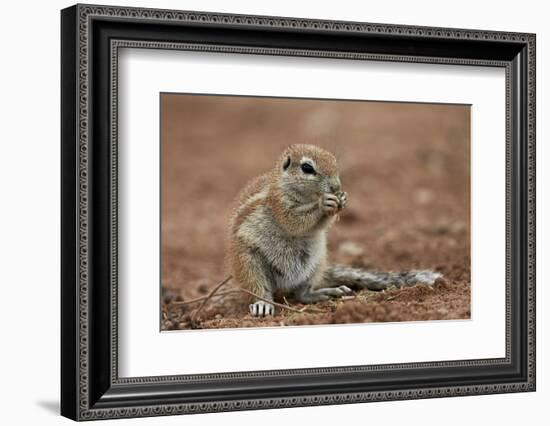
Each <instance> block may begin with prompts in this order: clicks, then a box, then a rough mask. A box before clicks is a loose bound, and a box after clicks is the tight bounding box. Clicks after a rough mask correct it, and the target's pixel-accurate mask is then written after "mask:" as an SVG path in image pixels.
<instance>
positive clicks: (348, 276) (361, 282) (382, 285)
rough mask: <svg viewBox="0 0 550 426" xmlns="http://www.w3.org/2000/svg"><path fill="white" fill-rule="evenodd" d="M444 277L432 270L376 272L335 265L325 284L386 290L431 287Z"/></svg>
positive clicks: (327, 272)
mask: <svg viewBox="0 0 550 426" xmlns="http://www.w3.org/2000/svg"><path fill="white" fill-rule="evenodd" d="M441 276H442V275H441V274H440V273H439V272H435V271H430V270H411V271H404V272H375V271H366V270H364V269H359V268H353V267H351V266H339V265H334V266H331V267H329V268H328V269H327V271H326V274H325V282H326V284H327V285H328V286H330V287H336V286H341V285H345V286H347V287H350V288H353V289H368V290H384V289H386V288H388V287H390V286H396V287H408V286H413V285H415V284H428V285H431V284H433V283H434V282H435V280H436V279H438V278H439V277H441Z"/></svg>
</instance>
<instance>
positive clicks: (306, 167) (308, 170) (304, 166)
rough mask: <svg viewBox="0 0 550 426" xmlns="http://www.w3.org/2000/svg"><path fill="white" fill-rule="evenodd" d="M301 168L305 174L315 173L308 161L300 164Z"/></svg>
mask: <svg viewBox="0 0 550 426" xmlns="http://www.w3.org/2000/svg"><path fill="white" fill-rule="evenodd" d="M301 169H302V172H304V173H305V174H306V175H314V174H315V169H314V168H313V166H312V165H311V164H309V163H304V164H302V167H301Z"/></svg>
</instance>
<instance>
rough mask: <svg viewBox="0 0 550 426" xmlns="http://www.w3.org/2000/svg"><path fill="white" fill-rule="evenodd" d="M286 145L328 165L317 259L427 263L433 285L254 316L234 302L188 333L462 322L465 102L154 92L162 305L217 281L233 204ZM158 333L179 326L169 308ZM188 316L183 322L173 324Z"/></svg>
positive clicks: (394, 266) (182, 312) (466, 235)
mask: <svg viewBox="0 0 550 426" xmlns="http://www.w3.org/2000/svg"><path fill="white" fill-rule="evenodd" d="M292 143H310V144H316V145H319V146H322V147H324V148H326V149H328V150H329V151H331V152H333V153H334V154H335V155H336V157H337V158H338V161H339V164H340V169H341V180H342V183H343V188H344V190H345V191H347V192H348V205H347V208H346V210H345V211H344V212H343V214H342V215H341V219H340V221H339V222H338V223H337V224H336V225H335V226H334V227H332V229H331V231H330V232H329V258H330V261H331V262H334V263H343V264H350V265H355V266H359V267H363V268H368V269H376V270H404V269H414V268H433V269H436V270H438V271H440V272H442V273H443V274H444V277H445V279H444V280H441V281H438V283H437V284H436V285H435V286H434V287H433V288H427V287H420V286H419V287H414V288H408V289H402V290H397V289H395V290H389V291H386V292H384V293H383V294H382V293H374V292H365V294H363V293H362V294H361V295H360V296H361V297H356V298H354V299H352V300H337V301H331V302H327V303H324V304H320V305H319V312H317V313H309V314H299V315H296V314H289V313H287V312H281V311H280V310H278V315H276V316H275V317H273V318H267V319H256V318H252V317H250V316H249V315H248V314H247V309H246V306H242V304H239V303H238V300H234V299H235V298H232V299H223V298H222V299H219V300H217V301H216V302H215V303H214V302H213V303H209V304H208V306H207V307H205V308H204V309H203V310H202V311H201V315H200V325H199V326H200V327H201V328H218V327H249V326H252V327H257V326H263V325H267V326H273V325H297V324H321V323H323V324H324V323H346V322H370V321H411V320H438V319H460V318H469V317H470V107H469V106H466V105H434V104H415V103H391V102H366V101H331V100H304V99H287V98H284V99H283V98H281V99H279V98H259V97H234V96H208V95H184V94H162V95H161V147H162V155H161V158H162V183H161V185H162V286H163V288H164V290H165V292H164V294H165V302H167V301H170V300H174V299H176V298H177V299H178V300H179V301H182V300H183V301H185V300H190V299H193V298H197V297H200V296H204V295H205V294H207V293H208V292H209V291H210V290H211V289H212V288H213V287H214V286H215V285H216V284H217V283H218V282H219V281H221V280H222V279H223V278H224V277H225V276H226V275H227V273H226V271H225V270H224V264H223V260H224V239H225V232H226V231H225V230H226V223H227V221H228V217H229V214H230V211H231V208H232V206H233V199H234V197H235V196H236V195H237V193H238V192H239V190H240V189H241V188H243V186H244V185H245V184H246V182H247V181H249V180H250V179H252V178H253V177H255V176H257V175H259V174H262V173H265V172H266V171H268V170H270V169H271V168H272V167H273V166H274V162H275V161H276V159H277V158H278V157H279V155H280V153H281V151H282V150H283V149H284V148H285V147H286V146H287V145H289V144H292ZM162 306H163V314H162V320H161V326H162V328H163V329H178V328H187V327H188V321H186V315H189V311H186V309H185V305H183V309H179V310H177V311H176V312H175V314H174V312H172V311H170V312H169V313H167V311H166V309H165V308H166V306H165V305H164V304H163V305H162ZM187 319H188V318H187Z"/></svg>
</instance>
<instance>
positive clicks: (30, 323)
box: [0, 0, 550, 426]
mask: <svg viewBox="0 0 550 426" xmlns="http://www.w3.org/2000/svg"><path fill="white" fill-rule="evenodd" d="M103 3H104V4H125V5H132V6H143V7H162V8H173V9H190V10H205V11H218V12H233V13H246V14H265V15H280V16H297V17H307V18H326V19H339V20H356V21H369V22H381V23H399V24H412V25H430V26H443V27H462V28H477V29H494V30H505V31H525V32H535V33H537V55H538V58H537V67H538V70H537V78H538V82H537V87H538V89H537V97H538V100H537V104H538V105H537V107H538V125H537V132H538V138H537V139H538V155H537V163H538V181H537V187H538V191H537V192H538V219H539V220H538V232H537V236H538V237H537V243H538V294H537V299H538V309H537V314H538V333H537V334H538V374H537V378H538V391H537V392H536V393H531V394H510V395H493V396H481V397H464V398H453V399H436V400H421V401H404V402H386V403H374V404H361V405H347V406H328V407H316V408H294V409H285V410H271V411H256V412H240V413H226V414H208V415H201V416H191V417H190V416H187V417H185V418H181V417H170V418H156V419H136V420H121V421H119V422H121V423H120V424H122V422H124V423H126V422H129V421H131V422H132V424H136V425H137V424H145V423H146V422H147V424H181V423H182V422H186V424H190V425H214V424H241V425H248V424H250V425H252V424H253V425H258V424H264V425H269V424H285V423H288V424H295V423H296V424H298V423H306V422H308V421H311V420H313V419H315V421H316V422H317V423H318V424H327V425H328V424H335V423H340V424H341V423H342V422H343V421H345V420H347V419H350V421H358V422H362V423H363V422H368V423H370V424H377V423H384V424H398V423H399V422H406V423H407V424H409V425H411V424H412V425H415V424H422V425H442V424H443V425H445V426H450V425H455V424H456V425H461V426H463V425H465V424H466V425H467V424H470V423H472V424H474V423H478V422H480V421H490V422H491V423H492V424H498V425H517V424H524V423H525V422H526V421H529V420H535V419H537V418H540V419H541V420H539V421H535V422H534V424H543V420H542V419H543V418H544V417H548V409H547V405H548V401H550V368H548V366H547V365H548V362H549V361H548V358H549V351H548V342H549V341H550V337H548V336H549V330H550V324H549V321H550V316H549V315H548V313H546V312H545V308H546V306H547V305H548V304H549V303H550V302H549V300H548V296H549V291H548V289H547V288H546V286H545V285H546V284H547V282H548V279H549V274H550V268H549V262H548V260H547V259H548V257H549V256H550V251H549V244H550V238H549V235H548V231H549V229H548V222H545V221H544V219H545V218H547V217H549V216H550V197H549V194H550V191H549V185H550V171H549V169H548V167H546V169H545V167H544V166H546V165H547V164H548V162H549V160H550V149H549V147H548V144H547V143H546V142H547V139H548V137H549V131H550V125H549V124H548V122H547V121H546V120H545V119H544V118H545V117H548V116H549V114H550V105H549V102H550V96H549V93H548V76H550V50H549V45H550V27H548V24H547V19H545V18H547V16H548V12H546V11H545V10H544V4H545V2H542V1H536V0H525V1H522V2H517V1H514V2H511V1H504V0H501V1H487V2H481V1H479V0H478V1H470V0H467V1H466V0H462V1H460V2H449V3H444V2H441V1H420V0H416V1H407V0H403V1H386V2H359V1H357V2H353V1H351V0H350V1H348V0H340V1H337V2H334V1H330V2H321V1H297V0H266V1H252V0H248V1H247V0H231V1H230V2H228V1H223V0H189V1H183V0H182V1H176V0H162V1H153V0H149V1H143V0H133V1H124V0H120V2H119V1H114V2H112V1H108V0H105V1H103ZM70 4H71V3H70V2H66V1H59V0H55V1H53V0H52V1H48V2H38V1H21V2H15V1H11V2H9V3H7V2H6V3H4V4H3V5H2V18H3V19H2V24H1V25H0V31H1V38H0V40H1V43H2V49H1V53H2V56H1V65H0V75H1V78H0V105H1V108H2V110H1V112H2V114H1V117H2V120H1V121H0V188H1V191H0V200H1V204H0V205H1V207H2V209H1V210H0V217H1V220H0V259H1V262H0V286H1V287H0V288H1V289H2V290H1V291H2V296H1V297H0V324H1V329H2V333H1V335H0V336H1V337H0V339H1V340H0V342H1V346H0V347H1V350H0V394H1V399H0V400H1V401H2V404H1V405H2V409H1V411H0V417H1V418H2V423H3V424H9V425H12V424H23V423H25V424H27V423H29V424H41V425H46V424H58V423H60V424H61V423H68V420H66V419H63V418H61V417H59V416H58V415H57V410H58V400H59V397H58V395H59V331H58V330H59V79H60V77H59V9H61V8H63V7H66V6H69V5H70ZM545 121H546V122H545ZM480 416H482V417H480ZM107 423H112V421H108V422H106V423H102V424H107Z"/></svg>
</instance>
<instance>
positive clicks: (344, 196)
mask: <svg viewBox="0 0 550 426" xmlns="http://www.w3.org/2000/svg"><path fill="white" fill-rule="evenodd" d="M336 196H337V197H338V201H339V205H338V208H339V209H340V210H342V209H343V208H344V207H346V203H347V202H348V193H347V192H344V191H340V192H337V193H336Z"/></svg>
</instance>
